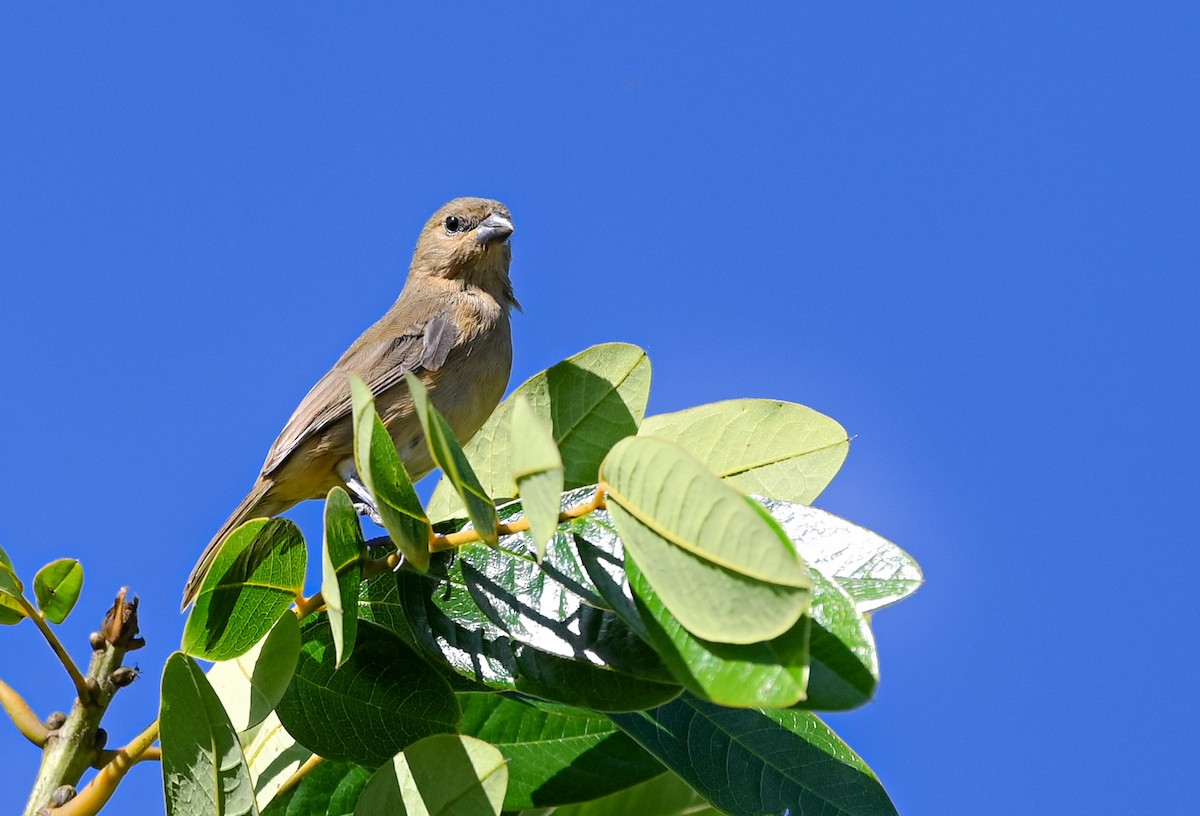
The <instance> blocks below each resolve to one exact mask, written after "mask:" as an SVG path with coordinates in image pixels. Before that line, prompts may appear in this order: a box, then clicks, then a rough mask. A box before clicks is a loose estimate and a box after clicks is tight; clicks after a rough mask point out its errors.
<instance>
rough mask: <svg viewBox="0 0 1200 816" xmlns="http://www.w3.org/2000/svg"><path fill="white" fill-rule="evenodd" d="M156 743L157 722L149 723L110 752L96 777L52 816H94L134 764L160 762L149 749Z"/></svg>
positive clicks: (154, 749)
mask: <svg viewBox="0 0 1200 816" xmlns="http://www.w3.org/2000/svg"><path fill="white" fill-rule="evenodd" d="M156 739H158V720H155V721H154V722H152V723H150V725H149V726H148V727H147V728H146V730H145V731H143V732H142V733H140V734H138V735H137V736H136V737H134V738H133V739H132V740H130V742H129V744H128V745H126V746H125V747H124V748H121V749H119V750H117V751H114V752H113V758H112V759H111V760H110V761H109V762H108V763H107V764H106V765H105V766H104V767H103V768H102V769H101V770H100V773H98V774H96V776H95V778H94V779H93V780H92V781H91V782H89V783H88V784H87V787H85V788H84V789H83V790H81V791H80V792H79V793H78V794H77V795H76V796H75V798H74V799H72V800H71V801H69V802H67V803H66V804H65V805H63V806H62V807H60V808H56V809H55V810H54V811H53V813H54V816H95V814H97V813H99V812H100V808H102V807H104V805H105V804H107V803H108V800H109V799H111V798H112V795H113V794H114V793H115V792H116V790H117V785H118V784H119V783H120V781H121V780H122V779H123V778H124V777H125V774H127V773H129V769H130V768H132V767H133V766H134V765H136V764H137V763H138V762H141V761H143V760H150V759H160V758H161V757H162V752H161V751H159V750H158V749H157V748H154V747H153V743H154V741H155V740H156Z"/></svg>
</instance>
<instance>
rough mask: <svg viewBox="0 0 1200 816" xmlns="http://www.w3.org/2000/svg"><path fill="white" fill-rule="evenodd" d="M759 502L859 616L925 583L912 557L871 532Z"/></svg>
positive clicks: (821, 514)
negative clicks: (847, 598)
mask: <svg viewBox="0 0 1200 816" xmlns="http://www.w3.org/2000/svg"><path fill="white" fill-rule="evenodd" d="M758 501H759V502H761V503H762V504H763V506H764V507H766V508H767V510H768V511H769V512H770V513H771V515H772V516H774V517H775V518H776V519H777V520H778V521H779V524H780V526H782V527H783V530H784V532H785V533H787V536H788V538H790V539H791V540H792V541H794V542H795V543H796V548H797V550H798V551H799V552H800V555H801V556H802V557H803V558H804V560H805V563H807V564H808V565H809V566H810V567H812V568H813V569H817V570H820V571H821V572H822V573H824V574H825V575H826V576H828V577H829V578H831V579H832V580H834V581H837V583H838V584H839V585H840V586H841V587H842V589H844V590H846V592H847V593H849V594H850V597H851V598H853V599H854V604H855V606H857V607H858V610H859V611H860V612H872V611H874V610H876V609H880V608H882V607H884V606H887V605H889V604H893V603H896V602H897V601H900V600H903V599H904V598H906V597H908V596H909V595H911V594H912V593H914V592H916V591H917V588H918V587H920V586H921V582H922V581H924V580H925V578H924V576H923V575H922V574H921V568H920V567H919V566H918V565H917V562H916V561H914V560H913V558H912V556H911V555H909V554H908V553H906V552H905V551H904V550H902V549H900V548H899V547H897V546H896V545H895V544H893V543H892V542H890V541H888V540H887V539H885V538H883V537H881V536H879V535H876V534H875V533H873V532H871V531H870V530H867V529H865V528H863V527H859V526H858V525H857V524H851V523H850V522H848V521H846V520H845V519H842V518H838V517H837V516H835V515H833V514H832V513H827V512H825V511H824V510H818V509H817V508H815V507H805V506H804V505H800V504H789V503H788V502H783V501H777V500H774V499H758Z"/></svg>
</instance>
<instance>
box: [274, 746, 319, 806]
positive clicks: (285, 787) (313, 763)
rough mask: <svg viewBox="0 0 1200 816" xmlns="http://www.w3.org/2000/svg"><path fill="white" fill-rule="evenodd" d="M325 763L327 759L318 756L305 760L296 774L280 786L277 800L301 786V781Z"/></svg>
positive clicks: (276, 796) (276, 794)
mask: <svg viewBox="0 0 1200 816" xmlns="http://www.w3.org/2000/svg"><path fill="white" fill-rule="evenodd" d="M324 761H325V757H322V756H318V755H316V754H313V755H312V756H310V757H309V758H308V759H307V760H305V762H304V764H303V765H301V766H300V767H299V768H297V769H296V770H295V772H294V773H293V774H292V775H291V776H289V777H288V778H287V781H286V782H284V783H283V784H282V785H280V786H279V790H277V791H275V798H278V797H280V796H283V795H284V794H285V793H287V792H288V791H290V790H291V789H292V788H294V787H296V786H297V785H299V784H300V781H301V780H302V779H304V777H305V776H307V775H308V774H309V772H310V771H312V769H313V768H315V767H317V766H318V765H320V764H321V763H322V762H324Z"/></svg>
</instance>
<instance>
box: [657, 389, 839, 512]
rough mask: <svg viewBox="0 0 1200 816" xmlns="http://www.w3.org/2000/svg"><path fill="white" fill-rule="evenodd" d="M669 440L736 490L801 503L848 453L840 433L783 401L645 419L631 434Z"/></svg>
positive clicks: (742, 402)
mask: <svg viewBox="0 0 1200 816" xmlns="http://www.w3.org/2000/svg"><path fill="white" fill-rule="evenodd" d="M638 433H639V434H640V435H642V436H656V437H658V438H660V439H666V440H668V441H670V442H675V443H676V444H678V445H679V446H680V447H682V448H683V449H684V450H686V451H687V452H688V453H690V454H692V455H693V456H695V457H696V458H697V459H699V460H700V461H701V462H703V463H704V464H705V466H707V467H708V468H709V469H710V470H712V471H713V472H714V473H716V474H717V475H718V476H720V477H721V478H722V479H725V480H726V481H728V482H729V483H730V484H731V485H733V486H734V487H736V488H737V489H739V490H741V491H742V492H743V493H755V494H759V495H763V496H773V497H776V498H779V499H785V500H787V501H793V502H801V503H803V504H809V503H810V502H812V501H813V499H815V498H816V497H817V496H819V495H820V494H821V491H822V490H824V489H825V487H826V486H827V485H828V484H829V482H830V481H832V479H833V477H834V476H835V475H837V472H838V470H839V469H840V468H841V466H842V462H844V461H845V460H846V453H847V452H848V451H849V450H850V438H849V436H847V434H846V429H845V428H843V427H842V426H841V425H839V424H838V423H837V422H835V421H834V420H832V419H830V418H829V417H827V416H825V415H824V414H819V413H817V412H816V411H814V410H812V409H811V408H806V407H804V406H803V405H796V404H795V403H791V402H777V401H775V400H764V399H739V400H728V401H725V402H714V403H711V404H709V405H701V406H699V407H696V408H688V409H687V410H684V411H677V412H675V413H673V414H659V415H658V416H652V417H647V418H646V421H645V422H643V423H642V428H641V430H640V431H639V432H638Z"/></svg>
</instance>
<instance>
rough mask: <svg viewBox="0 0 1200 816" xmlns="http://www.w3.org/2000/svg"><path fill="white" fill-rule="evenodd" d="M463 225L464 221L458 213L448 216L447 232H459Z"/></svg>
mask: <svg viewBox="0 0 1200 816" xmlns="http://www.w3.org/2000/svg"><path fill="white" fill-rule="evenodd" d="M462 227H463V222H462V221H461V220H460V219H459V217H458V216H457V215H447V216H446V232H458V231H459V230H460V229H462Z"/></svg>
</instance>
